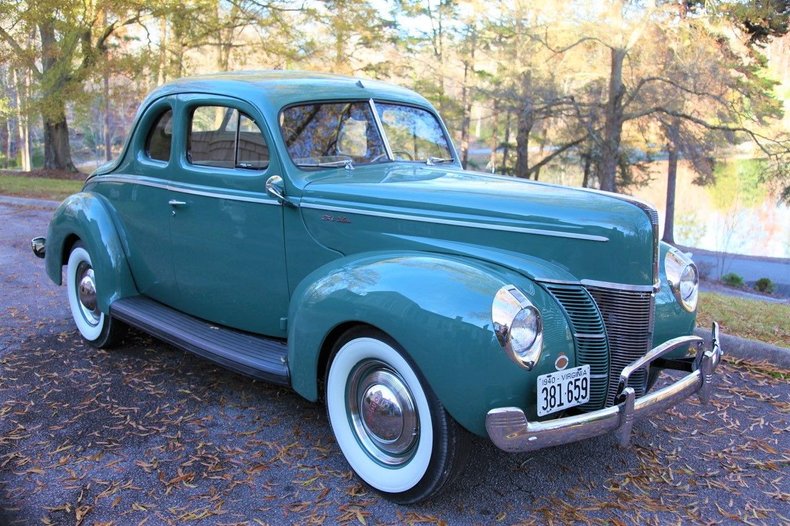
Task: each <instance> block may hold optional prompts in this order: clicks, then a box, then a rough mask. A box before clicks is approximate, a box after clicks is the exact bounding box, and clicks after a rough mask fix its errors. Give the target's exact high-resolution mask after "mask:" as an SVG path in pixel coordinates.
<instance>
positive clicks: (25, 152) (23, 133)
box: [13, 69, 31, 172]
mask: <svg viewBox="0 0 790 526" xmlns="http://www.w3.org/2000/svg"><path fill="white" fill-rule="evenodd" d="M13 73H14V78H13V82H14V86H16V89H15V90H14V91H15V92H16V125H17V136H18V137H19V143H18V146H17V152H18V154H19V167H20V168H22V170H24V171H26V172H29V171H30V168H31V166H30V157H31V156H30V150H31V148H30V126H29V124H28V117H27V108H25V107H24V104H26V102H25V101H27V94H28V92H29V89H28V86H29V80H28V77H27V74H24V75H20V74H19V71H18V70H16V69H15V70H13Z"/></svg>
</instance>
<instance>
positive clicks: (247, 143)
mask: <svg viewBox="0 0 790 526" xmlns="http://www.w3.org/2000/svg"><path fill="white" fill-rule="evenodd" d="M187 159H188V160H189V162H190V163H192V164H196V165H201V166H216V167H220V168H249V169H257V170H259V169H263V168H266V167H267V166H268V165H269V149H268V147H267V145H266V141H265V140H264V138H263V134H262V133H261V129H260V128H259V127H258V125H257V124H256V123H255V121H254V120H252V119H251V118H250V117H248V116H247V115H245V114H243V113H240V112H239V111H238V110H236V109H233V108H228V107H225V106H199V107H197V108H195V110H194V111H193V112H192V119H191V124H190V130H189V138H188V140H187Z"/></svg>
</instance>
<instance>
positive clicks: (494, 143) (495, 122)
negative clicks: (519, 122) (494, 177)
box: [488, 99, 499, 174]
mask: <svg viewBox="0 0 790 526" xmlns="http://www.w3.org/2000/svg"><path fill="white" fill-rule="evenodd" d="M498 127H499V104H497V101H496V99H494V111H493V119H492V123H491V143H490V144H491V155H490V157H489V160H488V164H489V166H490V167H491V173H492V174H493V173H496V151H497V148H498V147H499V136H498V135H497V133H498V131H499V130H498V129H497V128H498Z"/></svg>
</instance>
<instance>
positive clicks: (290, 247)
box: [33, 72, 722, 503]
mask: <svg viewBox="0 0 790 526" xmlns="http://www.w3.org/2000/svg"><path fill="white" fill-rule="evenodd" d="M33 251H34V252H35V253H36V255H38V256H40V257H45V259H46V270H47V273H48V275H49V277H50V278H51V279H52V280H53V281H54V282H55V283H57V284H62V282H63V281H65V283H66V285H67V288H68V298H69V304H70V307H71V312H72V314H73V318H74V321H75V323H76V325H77V328H78V329H79V332H80V334H81V335H82V337H83V338H84V339H85V340H87V341H88V342H89V343H90V344H92V345H94V346H98V347H105V346H110V345H112V344H113V343H116V342H117V341H118V338H119V336H120V335H121V333H122V331H123V329H124V328H125V327H126V326H132V327H136V328H138V329H141V330H143V331H146V332H148V333H150V334H152V335H154V336H156V337H158V338H161V339H162V340H164V341H166V342H169V343H171V344H173V345H175V346H177V347H180V348H183V349H186V350H189V351H192V352H194V353H197V354H199V355H201V356H203V357H205V358H208V359H210V360H214V361H216V362H218V363H220V364H222V365H224V366H227V367H229V368H231V369H234V370H237V371H240V372H242V373H245V374H247V375H250V376H253V377H256V378H261V379H264V380H267V381H270V382H274V383H276V384H281V385H285V386H290V387H291V388H293V389H294V390H295V391H296V392H297V393H299V394H300V395H302V396H303V397H305V398H307V399H308V400H318V399H321V398H323V400H324V401H325V403H326V407H327V411H328V415H329V421H330V423H331V426H332V430H333V432H334V435H335V437H336V439H337V443H338V444H339V446H340V449H341V450H342V452H343V454H344V455H345V457H346V459H347V460H348V463H349V464H350V465H351V467H352V468H353V469H354V471H355V472H356V473H357V474H358V475H359V477H360V478H361V479H362V480H364V481H365V482H366V483H367V484H369V485H370V486H372V487H373V488H375V489H376V490H378V491H379V492H381V493H383V494H384V495H385V496H387V497H388V498H390V499H392V500H394V501H397V502H401V503H412V502H417V501H420V500H422V499H425V498H428V497H430V496H431V495H434V494H435V493H436V492H437V491H439V490H440V489H441V488H442V487H443V486H445V485H446V484H447V482H448V481H450V480H452V478H453V476H454V475H455V474H457V473H459V472H460V470H461V468H462V467H463V463H464V460H465V454H466V452H467V450H468V448H467V445H468V443H469V433H474V434H477V435H482V436H488V437H489V438H490V439H491V441H493V443H494V444H496V445H497V446H498V447H499V448H501V449H503V450H505V451H509V452H523V451H533V450H536V449H539V448H544V447H548V446H555V445H559V444H565V443H569V442H573V441H577V440H581V439H585V438H588V437H592V436H596V435H601V434H604V433H607V432H611V431H615V432H616V433H617V434H618V436H619V439H620V441H621V442H622V443H624V444H626V443H628V441H629V437H630V435H631V427H632V424H633V421H634V419H637V418H643V417H645V416H648V415H650V414H653V413H655V412H657V411H661V410H663V409H665V408H667V407H669V406H670V405H672V404H675V403H677V402H678V401H679V400H681V399H683V398H686V397H688V396H690V395H692V394H694V393H696V394H698V395H699V397H700V398H701V399H702V401H703V402H704V401H705V400H706V398H707V397H708V396H709V391H710V385H711V380H712V376H713V371H714V369H715V368H716V366H717V365H718V363H719V361H720V359H721V355H722V351H721V348H720V346H719V344H718V328H717V327H716V325H715V324H714V327H713V340H712V346H711V348H709V349H704V348H703V343H702V340H701V339H700V338H698V337H696V336H691V333H692V330H693V328H694V325H695V310H696V303H697V288H698V273H697V269H696V267H695V266H694V264H693V263H692V262H691V261H690V259H689V258H688V257H687V256H686V255H685V254H683V253H681V252H679V251H678V250H676V249H675V248H673V247H671V246H669V245H667V244H664V243H660V242H659V239H658V215H657V213H656V210H655V209H654V208H652V207H650V206H649V205H646V204H644V203H641V202H638V201H635V200H633V199H631V198H628V197H624V196H621V195H615V194H606V193H602V192H596V191H591V190H584V189H571V188H564V187H559V186H554V185H549V184H541V183H537V182H529V181H523V180H517V179H514V178H509V177H499V176H492V175H487V174H479V173H472V172H467V171H464V170H462V168H461V165H460V163H459V157H458V155H457V153H456V151H455V149H454V147H453V144H452V142H451V140H450V138H449V136H448V133H447V130H446V128H445V126H444V125H443V123H442V121H441V120H440V119H439V117H438V115H437V114H436V112H435V110H434V109H433V107H432V106H431V105H430V104H429V103H428V102H427V101H426V100H425V99H424V98H422V97H420V96H419V95H417V94H416V93H414V92H412V91H410V90H407V89H403V88H399V87H396V86H392V85H387V84H383V83H380V82H374V81H369V80H357V79H352V78H345V77H338V76H331V75H321V74H306V73H294V72H290V73H289V72H268V73H267V72H264V73H260V72H255V73H236V74H223V75H215V76H205V77H198V78H192V79H184V80H180V81H177V82H174V83H171V84H168V85H165V86H163V87H160V88H159V89H157V90H155V91H154V92H153V93H151V94H150V95H149V96H148V97H147V98H146V99H145V101H144V102H143V103H142V105H141V106H140V110H139V112H138V115H137V118H136V121H135V124H134V126H133V127H132V130H131V132H130V135H129V138H128V140H127V143H126V145H125V147H124V150H123V153H122V154H121V155H120V157H119V158H118V159H117V160H115V161H114V162H112V163H110V164H108V165H106V166H104V167H102V168H100V169H99V170H97V171H96V172H95V173H93V174H92V175H91V176H89V177H88V179H87V181H86V183H85V186H84V188H83V190H82V192H80V193H78V194H75V195H73V196H71V197H69V198H68V199H66V200H65V201H64V202H63V203H62V204H61V205H60V207H59V208H58V209H57V211H56V212H55V215H54V217H53V219H52V221H51V223H50V225H49V229H48V235H47V237H46V238H36V239H34V240H33ZM64 266H65V267H66V270H65V277H64V275H63V267H64ZM689 351H694V352H689ZM662 368H671V369H680V370H683V371H685V372H686V373H687V374H686V375H684V376H682V377H681V378H680V379H677V380H674V381H672V382H670V383H669V384H668V385H666V386H665V387H663V388H661V389H659V390H653V391H651V388H652V387H653V383H654V382H655V380H656V377H657V375H658V372H659V370H660V369H662Z"/></svg>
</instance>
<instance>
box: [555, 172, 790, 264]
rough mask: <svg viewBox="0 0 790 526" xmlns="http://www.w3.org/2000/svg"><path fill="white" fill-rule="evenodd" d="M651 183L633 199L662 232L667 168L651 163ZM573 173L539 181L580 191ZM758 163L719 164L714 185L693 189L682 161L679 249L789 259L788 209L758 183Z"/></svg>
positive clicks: (678, 199)
mask: <svg viewBox="0 0 790 526" xmlns="http://www.w3.org/2000/svg"><path fill="white" fill-rule="evenodd" d="M649 169H650V172H651V173H652V174H653V179H652V182H651V183H650V184H649V185H648V186H646V187H643V188H638V189H634V190H632V191H631V194H632V195H634V196H635V197H638V198H640V199H642V200H644V201H647V202H649V203H651V204H652V205H653V206H655V207H656V208H657V209H658V211H659V217H660V218H661V232H662V234H663V228H664V214H665V211H666V191H667V177H666V173H667V162H666V161H655V162H653V163H651V165H650V167H649ZM573 171H574V170H557V171H553V172H552V173H549V174H546V175H545V176H543V174H541V175H542V177H541V180H544V181H547V182H556V183H560V184H567V185H578V184H579V177H578V176H577V174H575V173H572V172H573ZM759 176H760V163H759V162H757V161H753V160H749V159H737V160H729V161H726V162H721V163H719V165H718V166H717V169H716V183H715V184H713V185H709V186H699V185H695V184H693V180H694V178H695V174H694V172H693V171H692V170H691V169H690V168H689V166H688V165H687V164H686V163H685V162H683V161H681V162H680V163H679V165H678V181H677V191H676V194H675V241H676V242H677V243H678V244H680V245H685V246H689V247H697V248H701V249H705V250H715V251H717V252H729V253H734V254H746V255H750V256H768V257H781V258H788V257H790V207H788V206H787V205H785V204H781V203H778V199H777V196H776V195H775V194H774V193H772V192H771V190H770V189H769V188H768V187H767V186H766V185H764V184H762V183H761V182H760V181H759Z"/></svg>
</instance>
